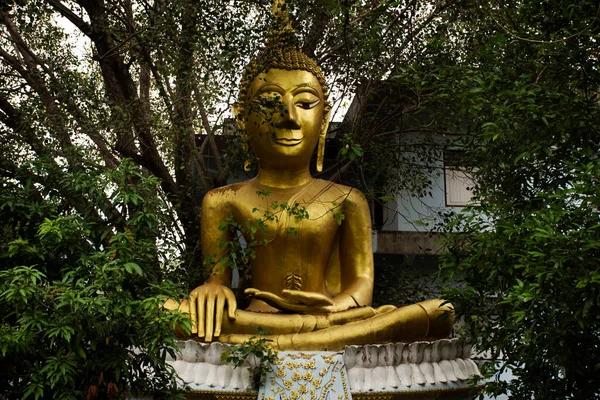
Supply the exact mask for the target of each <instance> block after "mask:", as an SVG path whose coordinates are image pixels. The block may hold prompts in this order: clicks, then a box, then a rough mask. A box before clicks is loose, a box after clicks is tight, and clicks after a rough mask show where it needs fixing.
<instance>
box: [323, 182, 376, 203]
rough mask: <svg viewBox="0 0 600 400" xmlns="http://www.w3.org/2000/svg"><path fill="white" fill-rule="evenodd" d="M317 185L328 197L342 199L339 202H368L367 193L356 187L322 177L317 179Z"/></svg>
mask: <svg viewBox="0 0 600 400" xmlns="http://www.w3.org/2000/svg"><path fill="white" fill-rule="evenodd" d="M315 186H316V189H317V190H319V191H320V192H321V193H324V194H326V195H327V196H328V197H333V198H337V199H338V200H340V201H339V202H341V201H344V202H348V203H353V204H363V203H366V198H365V195H364V194H363V193H362V192H361V191H360V190H358V189H357V188H355V187H352V186H346V185H341V184H339V183H334V182H331V181H325V180H322V179H316V185H315Z"/></svg>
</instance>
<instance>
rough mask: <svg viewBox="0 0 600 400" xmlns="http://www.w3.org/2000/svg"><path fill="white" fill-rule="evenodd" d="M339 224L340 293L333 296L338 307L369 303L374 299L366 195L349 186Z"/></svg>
mask: <svg viewBox="0 0 600 400" xmlns="http://www.w3.org/2000/svg"><path fill="white" fill-rule="evenodd" d="M343 213H344V220H343V222H342V225H341V226H340V270H341V289H342V290H341V292H340V294H339V295H337V296H336V297H335V298H334V302H335V303H336V306H337V308H338V309H339V310H345V309H348V308H351V307H356V306H369V305H371V301H372V298H373V276H374V268H373V244H372V231H371V214H370V212H369V206H368V204H367V200H366V199H365V197H364V195H363V194H362V193H361V192H360V191H358V190H356V189H350V193H349V194H348V197H347V198H346V201H344V203H343Z"/></svg>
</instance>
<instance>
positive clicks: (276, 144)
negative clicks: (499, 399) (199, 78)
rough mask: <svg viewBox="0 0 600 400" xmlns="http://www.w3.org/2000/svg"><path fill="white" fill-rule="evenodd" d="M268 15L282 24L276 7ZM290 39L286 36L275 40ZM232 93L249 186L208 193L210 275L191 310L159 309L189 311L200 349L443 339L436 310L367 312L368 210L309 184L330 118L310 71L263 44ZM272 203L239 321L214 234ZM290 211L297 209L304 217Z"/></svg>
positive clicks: (357, 196)
mask: <svg viewBox="0 0 600 400" xmlns="http://www.w3.org/2000/svg"><path fill="white" fill-rule="evenodd" d="M274 9H275V10H276V14H277V16H278V18H281V16H283V19H284V20H285V18H286V13H285V10H282V5H281V2H276V5H275V7H274ZM276 19H277V18H276ZM289 30H290V28H289V25H286V27H285V28H284V29H282V30H281V31H282V32H283V33H284V34H283V36H285V34H286V32H287V33H289ZM281 31H280V32H281ZM240 86H241V93H240V97H239V102H238V104H237V106H236V107H235V109H234V112H235V114H236V119H237V121H238V123H239V125H240V128H241V129H242V130H243V131H245V132H246V135H247V137H248V141H249V143H250V145H251V147H252V149H253V151H254V153H255V155H256V158H257V161H258V175H257V176H256V177H255V178H253V179H251V180H249V181H246V182H242V183H237V184H233V185H229V186H225V187H222V188H218V189H215V190H212V191H210V192H209V193H207V195H206V197H205V198H204V201H203V204H202V251H203V254H204V255H205V256H208V257H209V258H210V259H212V262H209V263H207V264H206V268H210V269H211V272H212V274H211V276H210V278H209V280H208V281H207V282H206V283H205V284H204V285H201V286H199V287H197V288H195V289H194V290H193V291H192V292H191V293H190V296H189V300H183V301H182V302H181V303H177V302H175V301H172V300H170V301H168V302H167V304H166V305H165V306H166V307H167V308H179V309H180V310H182V311H184V312H189V314H190V317H191V319H192V321H193V326H194V329H193V334H194V336H197V337H198V338H200V339H203V340H204V341H206V342H210V341H213V340H219V341H221V342H225V343H241V342H243V341H245V340H247V339H248V338H249V337H251V336H253V335H256V334H257V332H258V327H262V328H264V329H266V330H267V331H268V332H269V334H270V336H269V337H270V338H271V339H272V340H273V347H276V348H278V349H280V350H339V349H342V348H343V347H344V346H345V345H350V344H370V343H386V342H391V341H414V340H422V339H435V338H441V337H446V336H447V335H448V334H449V332H450V330H451V329H452V315H451V307H450V306H449V305H447V304H446V305H444V306H441V305H442V303H443V301H442V300H429V301H426V302H422V303H418V304H414V305H410V306H406V307H401V308H396V307H394V306H384V307H380V308H377V309H375V308H372V307H370V305H371V299H372V294H373V251H372V244H371V243H372V242H371V221H370V213H369V208H368V205H367V202H366V200H365V198H364V196H363V195H362V193H360V192H359V191H358V190H356V189H353V188H351V187H348V186H343V185H339V184H335V183H332V182H328V181H323V180H319V179H314V178H313V177H312V176H311V174H310V171H309V163H310V159H311V156H312V153H313V152H314V150H315V148H316V147H318V153H317V154H318V162H317V163H318V169H320V168H321V167H322V162H323V154H324V153H323V152H324V143H325V135H326V133H327V127H328V124H329V110H330V106H329V103H328V101H327V87H326V86H325V80H324V77H323V74H322V72H321V70H320V69H319V67H318V66H317V65H316V63H315V62H314V61H312V60H311V59H310V58H308V57H307V56H306V55H304V54H302V53H301V52H300V51H299V50H298V49H297V48H295V47H294V46H293V45H292V44H290V41H289V40H287V39H286V40H277V37H276V36H273V35H272V36H271V39H270V42H269V44H268V46H267V48H266V49H265V50H263V52H261V54H260V55H259V56H258V57H257V59H256V60H254V61H253V62H252V63H251V64H250V65H249V66H248V67H247V69H246V71H245V73H244V76H243V78H242V83H241V85H240ZM272 204H286V205H287V207H288V208H286V209H285V210H284V211H282V212H281V213H280V214H279V215H278V216H277V218H274V219H269V220H267V221H266V230H265V231H264V232H263V231H260V230H259V231H257V232H256V235H257V236H256V237H255V238H254V240H255V241H257V242H263V243H266V245H259V246H255V247H254V250H255V252H256V256H255V258H254V259H253V260H252V261H251V286H252V289H247V290H246V294H247V295H249V296H251V297H252V300H251V302H250V305H249V306H248V307H247V308H246V309H245V310H239V309H237V305H236V299H235V296H234V294H233V292H232V291H231V289H230V283H231V270H230V268H228V267H227V266H225V265H223V263H222V262H221V260H222V259H223V258H225V257H227V256H228V254H227V251H228V250H227V249H224V248H222V247H223V246H221V244H222V243H224V242H228V241H231V240H234V239H235V237H234V236H233V235H234V233H232V232H231V231H229V230H221V229H219V225H220V223H221V222H222V221H224V220H226V218H228V217H229V216H232V217H233V220H234V221H236V222H237V223H238V224H239V225H244V224H245V223H246V221H253V220H254V219H255V218H257V217H258V216H260V213H261V212H264V211H265V210H266V209H268V208H269V207H270V205H272ZM290 207H291V208H290ZM290 209H293V210H302V213H301V216H300V217H299V215H298V213H296V212H290ZM304 211H305V212H304ZM257 212H258V215H257ZM291 232H293V233H291ZM444 314H445V315H444Z"/></svg>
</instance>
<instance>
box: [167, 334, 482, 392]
mask: <svg viewBox="0 0 600 400" xmlns="http://www.w3.org/2000/svg"><path fill="white" fill-rule="evenodd" d="M226 346H228V345H224V344H221V343H211V344H204V343H198V342H195V341H192V340H188V341H185V342H180V352H179V354H178V356H177V358H176V359H175V360H170V361H169V363H170V364H172V365H173V367H174V368H175V370H176V371H177V373H178V374H179V376H180V377H181V378H182V379H183V381H184V382H185V384H186V385H187V387H188V395H187V398H188V399H215V400H226V399H235V400H245V399H248V400H250V399H256V398H259V400H263V399H273V400H315V399H317V400H337V399H340V400H341V399H343V400H350V399H351V398H354V400H363V399H365V400H366V399H370V400H393V399H396V398H398V399H400V398H401V399H413V398H414V399H468V398H472V397H473V395H474V389H473V387H472V386H470V384H469V383H470V382H469V381H470V380H471V378H473V377H474V376H476V375H477V376H478V375H479V371H478V369H477V366H476V365H475V363H474V362H473V361H472V360H471V346H470V345H465V344H461V343H459V342H458V339H443V340H437V341H433V342H414V343H409V344H407V343H389V344H383V345H364V346H346V348H345V349H344V351H341V352H300V351H297V352H279V353H278V356H279V359H278V361H277V362H276V363H275V365H273V366H272V367H273V368H272V371H271V372H270V373H269V374H268V376H267V379H266V382H265V383H264V384H263V385H262V387H260V388H256V387H254V386H253V385H254V384H253V380H252V377H251V376H250V372H249V370H248V366H249V365H256V364H257V362H258V360H257V359H249V360H247V364H246V365H245V366H242V367H238V368H234V367H233V366H231V365H229V364H227V363H225V362H223V361H221V354H222V353H223V350H224V349H225V347H226Z"/></svg>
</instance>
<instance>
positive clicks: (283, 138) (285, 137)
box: [273, 131, 304, 146]
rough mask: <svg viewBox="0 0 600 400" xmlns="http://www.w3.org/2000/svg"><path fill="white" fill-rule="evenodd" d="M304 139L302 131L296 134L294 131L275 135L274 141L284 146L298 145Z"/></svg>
mask: <svg viewBox="0 0 600 400" xmlns="http://www.w3.org/2000/svg"><path fill="white" fill-rule="evenodd" d="M303 140H304V135H302V133H299V134H294V132H293V131H287V132H282V133H280V134H279V135H277V134H275V135H273V141H274V142H275V143H277V144H279V145H282V146H296V145H298V144H300V143H302V141H303Z"/></svg>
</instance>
